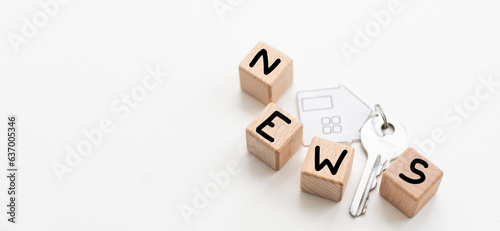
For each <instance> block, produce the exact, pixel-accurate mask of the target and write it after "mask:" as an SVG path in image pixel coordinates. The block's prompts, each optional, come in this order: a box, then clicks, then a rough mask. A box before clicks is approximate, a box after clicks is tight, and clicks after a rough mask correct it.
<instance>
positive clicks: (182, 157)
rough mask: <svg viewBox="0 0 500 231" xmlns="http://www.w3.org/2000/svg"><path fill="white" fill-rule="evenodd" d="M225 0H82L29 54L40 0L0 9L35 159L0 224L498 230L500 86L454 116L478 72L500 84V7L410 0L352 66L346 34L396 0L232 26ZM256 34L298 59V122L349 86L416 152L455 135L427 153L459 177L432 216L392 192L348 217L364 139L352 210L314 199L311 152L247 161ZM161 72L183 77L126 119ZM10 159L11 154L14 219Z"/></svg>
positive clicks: (0, 95)
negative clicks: (99, 135)
mask: <svg viewBox="0 0 500 231" xmlns="http://www.w3.org/2000/svg"><path fill="white" fill-rule="evenodd" d="M46 1H48V0H41V2H46ZM221 2H222V3H224V4H227V5H229V6H231V5H230V4H229V3H227V2H226V1H222V0H221ZM213 3H214V1H212V0H208V1H194V0H190V1H175V2H174V1H168V2H167V1H94V0H86V1H80V0H73V1H71V2H69V3H67V4H65V5H60V9H59V11H58V12H57V13H56V14H55V15H54V16H53V17H50V18H49V20H48V22H47V23H46V24H45V25H43V26H41V27H39V28H38V29H39V30H38V32H37V33H36V34H35V35H34V36H33V37H32V38H29V39H28V40H29V42H28V43H27V44H21V45H20V46H19V47H18V48H19V52H17V53H16V52H15V49H14V47H13V46H12V44H11V42H10V41H9V34H10V33H15V34H18V35H19V34H21V30H22V27H23V25H24V22H23V18H24V17H26V18H27V19H28V20H32V17H33V16H34V15H36V14H37V12H41V11H42V8H41V7H40V6H39V5H38V1H2V2H1V3H0V22H1V26H0V51H1V52H0V63H1V64H0V99H1V100H0V115H1V117H2V118H0V121H4V122H3V123H4V125H2V126H0V127H1V128H2V129H6V123H7V122H6V117H7V115H8V114H11V113H15V114H17V115H18V117H19V122H18V126H19V127H18V128H19V130H20V131H19V145H20V152H19V158H20V160H19V162H18V164H19V165H20V167H21V170H20V171H21V172H20V174H21V175H20V178H19V182H18V183H19V191H18V192H19V198H18V199H19V201H20V202H19V207H18V211H19V213H18V224H15V225H13V224H10V223H7V221H6V219H7V217H6V214H4V212H1V213H0V214H1V215H0V230H182V229H193V230H220V229H222V230H261V229H264V230H277V229H291V230H347V229H348V230H367V229H368V228H369V229H371V230H401V229H405V230H422V229H424V228H425V229H426V230H443V228H446V229H455V230H468V229H475V230H499V229H500V210H499V209H498V207H499V206H500V203H499V202H498V195H500V187H499V179H498V178H499V176H500V170H499V169H500V168H499V167H498V163H499V161H500V153H499V151H500V142H499V141H498V140H499V139H500V129H499V127H500V122H499V119H498V118H499V117H500V109H499V103H500V87H495V88H494V92H493V93H492V94H490V95H489V97H488V98H487V99H485V100H480V101H479V103H478V105H477V107H475V108H473V110H472V111H471V112H470V113H469V114H468V115H467V118H463V119H461V123H460V124H459V125H457V124H456V123H455V122H447V121H446V120H445V119H444V118H443V115H445V113H447V111H449V110H453V107H454V105H455V104H463V103H464V100H466V101H467V100H469V101H467V102H473V101H470V100H472V97H474V93H475V90H476V88H477V87H480V86H481V83H480V81H479V80H478V77H479V76H488V75H492V78H493V79H495V80H496V81H500V72H499V65H500V43H499V41H500V30H499V28H500V27H499V22H500V14H499V13H498V9H499V7H500V4H498V1H493V0H492V1H472V0H470V1H454V0H449V1H433V0H424V1H406V0H401V2H400V4H401V6H400V7H401V9H402V10H401V12H400V14H397V15H392V18H391V21H390V23H389V25H387V26H386V27H383V28H382V29H381V31H380V33H379V34H378V35H376V36H374V37H372V38H371V42H370V43H369V44H368V45H367V46H365V47H364V48H362V49H360V52H359V54H354V55H352V57H351V58H352V61H351V62H347V60H346V58H345V56H344V55H343V54H342V52H341V50H340V46H341V44H343V43H349V44H353V39H354V37H355V35H356V30H355V29H356V28H361V29H362V30H364V27H365V25H366V24H367V23H369V22H372V21H374V18H373V16H372V15H371V13H370V12H372V11H374V12H379V11H380V10H384V9H387V4H388V3H389V2H388V1H385V0H384V1H379V0H377V1H366V0H365V1H343V2H333V1H301V2H299V1H297V2H291V1H273V2H271V1H264V0H253V1H246V0H243V1H242V2H241V3H239V2H237V1H236V4H234V6H231V8H232V10H231V11H227V12H225V13H224V14H221V15H222V18H221V17H219V16H220V15H219V14H218V13H217V11H216V10H215V9H214V7H213ZM258 41H265V42H267V43H269V44H270V45H272V46H274V47H275V48H277V49H279V50H280V51H282V52H283V53H285V54H287V55H288V56H290V57H291V58H293V61H294V67H293V68H294V82H293V85H292V86H291V87H290V88H289V89H288V90H287V91H286V93H285V94H284V95H283V96H282V97H281V98H280V99H279V101H278V102H277V104H278V105H279V106H281V107H282V108H284V109H285V110H286V111H288V112H290V113H291V114H293V115H295V116H297V106H296V93H297V91H300V90H311V89H317V88H325V87H330V86H331V87H334V86H337V85H338V84H344V85H345V86H346V87H348V88H349V89H350V90H351V91H353V92H354V93H356V94H357V95H358V96H359V97H360V98H361V99H364V100H365V101H366V102H367V104H369V105H374V104H376V103H380V104H381V105H382V106H383V108H384V110H385V111H386V114H387V115H389V116H391V117H393V118H396V119H398V120H399V121H401V122H402V123H404V124H405V125H406V128H407V129H408V131H409V134H410V136H411V143H412V146H416V145H417V143H418V142H419V141H422V140H424V139H430V138H431V137H432V135H431V134H432V133H433V131H434V130H435V129H442V130H443V131H444V133H445V136H446V140H444V141H440V142H438V143H439V144H437V145H436V146H435V148H434V150H433V151H432V152H430V153H427V154H426V156H427V157H428V158H429V159H430V160H431V161H432V162H433V163H435V164H436V165H437V166H439V167H440V168H441V169H442V170H443V171H444V178H443V180H442V183H441V186H440V188H439V191H438V192H437V194H436V195H435V196H434V197H433V198H432V199H431V200H430V201H429V203H427V205H426V206H425V207H424V208H423V209H422V210H421V211H420V213H419V214H418V215H417V216H415V217H414V218H412V219H409V218H407V217H406V216H405V215H403V214H402V213H401V212H399V210H397V209H396V208H395V207H394V206H392V205H391V204H390V203H388V202H387V201H386V200H385V199H383V198H381V197H380V195H379V193H378V188H377V189H376V190H374V191H372V193H371V196H370V201H369V207H368V211H367V214H365V215H363V216H362V217H359V218H352V217H351V216H350V214H349V212H348V209H349V206H350V204H351V199H352V197H353V195H354V191H355V189H356V187H357V183H358V180H359V178H360V176H361V172H362V169H363V167H364V163H365V160H366V155H365V153H364V151H363V150H362V148H361V146H360V144H359V143H355V144H353V146H354V148H355V149H356V153H355V158H354V164H353V168H352V172H351V176H350V178H349V183H348V185H347V189H346V191H345V196H344V199H343V200H342V201H341V202H339V203H335V202H331V201H328V200H325V199H321V198H319V197H316V196H312V195H309V194H306V193H302V192H300V188H299V172H300V168H301V165H302V162H303V160H304V157H305V154H306V151H307V149H306V148H301V149H300V150H299V151H298V152H297V153H296V154H295V155H294V156H293V157H292V158H291V159H290V161H289V162H288V163H287V164H286V165H285V166H284V168H283V169H281V170H280V171H278V172H275V171H273V170H272V169H271V168H269V167H267V165H265V164H263V163H262V162H261V161H259V160H258V159H255V158H254V157H253V156H252V155H249V154H248V153H247V151H246V149H245V146H244V145H245V132H244V130H245V127H246V126H247V125H248V124H249V123H250V121H251V120H252V119H253V118H254V117H255V116H256V115H257V114H258V113H259V112H260V111H261V110H262V109H263V108H264V106H265V105H263V104H261V103H259V102H258V101H256V100H255V99H253V98H251V97H250V96H249V95H247V94H245V93H243V92H242V91H241V90H240V86H239V78H238V64H239V62H240V61H241V60H242V59H243V57H244V56H245V55H246V54H247V53H248V52H249V51H250V50H251V49H252V47H253V46H254V45H255V44H256V43H257V42H258ZM156 65H159V67H160V70H162V71H165V72H168V73H169V76H168V77H166V78H164V81H163V82H162V83H161V84H160V85H159V86H158V87H157V88H156V89H154V90H151V91H149V92H148V95H147V98H146V99H145V100H144V101H142V102H140V103H139V105H138V106H137V108H135V109H132V110H131V112H130V115H129V116H128V117H126V118H124V119H121V118H120V115H121V114H120V113H116V112H113V111H112V109H111V108H112V103H113V102H114V101H116V100H119V99H120V96H121V95H122V94H130V92H131V89H133V88H134V87H136V86H140V84H141V83H142V81H143V78H144V76H145V75H147V71H146V67H147V66H152V67H155V66H156ZM483 90H484V89H483ZM451 115H455V116H456V114H455V113H454V112H452V114H451ZM104 118H109V119H111V120H112V121H113V122H114V127H115V130H114V131H113V132H111V133H109V134H106V135H105V136H104V139H103V141H102V143H100V144H99V145H97V146H95V147H94V149H93V151H92V153H91V154H89V155H88V156H85V157H83V160H82V162H81V163H80V164H79V165H78V166H77V167H75V168H73V172H72V173H68V174H64V178H63V181H62V182H60V181H59V180H58V179H57V176H56V174H55V172H54V170H53V168H52V165H53V163H55V162H59V163H65V158H66V156H67V151H66V147H67V146H69V147H72V148H75V146H76V145H77V144H78V143H79V142H80V141H82V140H85V137H84V135H83V134H82V130H83V129H87V130H91V129H95V128H97V127H98V124H99V121H101V120H102V119H104ZM454 125H456V126H454ZM1 133H2V134H4V135H2V137H1V143H0V146H2V147H6V142H5V141H6V135H5V134H6V132H5V131H4V132H1ZM231 161H236V162H237V163H238V164H239V170H240V172H239V174H237V175H234V176H231V179H230V183H229V185H228V186H227V187H225V188H222V189H221V190H220V192H219V193H218V194H217V197H216V198H213V199H209V204H208V206H206V207H205V208H203V209H201V210H200V211H199V213H198V214H197V215H192V216H191V217H189V221H190V223H186V221H185V220H184V218H183V217H182V215H181V213H180V211H179V206H181V204H185V205H187V206H192V199H193V197H194V195H195V194H194V190H196V189H197V190H203V188H204V187H205V186H206V185H207V184H210V183H211V182H213V180H212V178H210V172H219V171H222V170H224V169H225V168H226V165H227V164H228V163H230V162H231ZM6 164H7V163H6V153H5V151H2V153H1V158H0V166H2V170H1V171H0V172H1V173H2V176H3V177H0V186H1V187H0V189H1V190H0V195H1V196H0V201H1V204H0V205H1V208H0V211H5V210H6V207H5V204H6V203H7V201H6V199H7V190H6V186H7V181H6V177H5V176H4V174H6V173H5V168H4V167H3V166H6ZM379 180H380V179H379Z"/></svg>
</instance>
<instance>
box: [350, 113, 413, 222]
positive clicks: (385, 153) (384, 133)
mask: <svg viewBox="0 0 500 231" xmlns="http://www.w3.org/2000/svg"><path fill="white" fill-rule="evenodd" d="M376 108H377V110H378V111H379V115H377V116H376V117H373V118H370V119H368V120H367V121H366V122H365V124H364V125H363V127H362V128H361V144H362V145H363V148H364V150H365V152H366V154H367V155H368V159H367V161H366V166H365V170H364V171H363V175H362V176H361V180H360V182H359V185H358V189H356V194H354V199H353V201H352V204H351V209H350V210H349V211H350V213H351V215H352V216H354V217H358V216H360V215H362V214H364V213H365V212H366V206H367V204H368V203H367V201H368V196H369V193H370V190H372V189H374V188H375V186H376V185H377V176H378V175H380V173H381V172H383V171H384V170H385V169H386V168H387V167H388V166H389V164H390V162H391V161H392V160H394V159H396V158H397V157H398V156H399V155H400V154H401V153H403V152H404V151H405V150H406V148H408V143H409V139H408V135H407V133H406V130H405V128H404V127H403V125H402V124H400V123H399V122H397V121H395V120H387V118H386V117H385V115H384V112H383V111H382V109H381V108H380V105H376ZM390 130H392V131H393V132H392V134H390Z"/></svg>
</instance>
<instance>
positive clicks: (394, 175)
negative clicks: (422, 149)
mask: <svg viewBox="0 0 500 231" xmlns="http://www.w3.org/2000/svg"><path fill="white" fill-rule="evenodd" d="M442 177H443V171H441V169H439V168H438V167H437V166H436V165H434V164H433V163H432V162H430V161H429V160H427V159H426V158H425V157H424V156H422V155H421V154H420V153H418V152H417V151H416V150H415V149H413V148H408V149H406V151H404V152H403V154H401V156H399V157H398V158H397V159H396V160H395V161H394V162H393V163H392V164H391V165H390V166H389V167H388V168H387V169H386V170H385V172H384V174H383V175H382V182H381V183H380V195H381V196H382V197H384V198H385V199H387V200H388V201H389V202H391V203H392V204H393V205H394V206H396V208H398V209H399V210H401V212H403V213H404V214H405V215H406V216H408V217H413V216H415V215H416V214H417V213H418V211H420V209H421V208H422V207H423V206H424V205H425V204H426V203H427V202H428V201H429V200H430V199H431V198H432V196H433V195H434V194H435V193H436V192H437V190H438V188H439V184H440V183H441V178H442Z"/></svg>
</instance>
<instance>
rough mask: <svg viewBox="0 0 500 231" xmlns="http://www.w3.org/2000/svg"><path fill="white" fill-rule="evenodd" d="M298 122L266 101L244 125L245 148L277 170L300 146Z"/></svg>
mask: <svg viewBox="0 0 500 231" xmlns="http://www.w3.org/2000/svg"><path fill="white" fill-rule="evenodd" d="M302 127H303V126H302V123H301V122H300V121H299V120H297V119H296V118H294V117H293V116H291V115H290V114H288V113H287V112H285V111H284V110H283V109H281V108H279V107H278V106H277V105H276V104H274V103H270V104H268V105H267V107H266V108H264V110H263V111H262V112H261V113H260V114H259V115H258V116H257V118H255V119H254V120H253V121H252V122H251V123H250V125H248V127H247V128H246V138H247V148H248V151H250V153H252V154H254V155H255V156H257V157H258V158H259V159H261V160H262V161H263V162H264V163H266V164H267V165H269V166H270V167H271V168H273V169H274V170H280V169H281V167H283V165H285V163H286V162H287V161H288V160H289V159H290V157H292V156H293V154H295V152H297V150H298V149H299V148H300V146H301V145H302Z"/></svg>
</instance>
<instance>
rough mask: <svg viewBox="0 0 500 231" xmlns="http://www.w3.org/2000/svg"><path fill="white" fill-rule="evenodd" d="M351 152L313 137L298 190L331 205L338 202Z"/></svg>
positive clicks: (350, 149)
mask: <svg viewBox="0 0 500 231" xmlns="http://www.w3.org/2000/svg"><path fill="white" fill-rule="evenodd" d="M353 158H354V148H352V147H351V146H347V145H344V144H339V143H336V142H333V141H330V140H326V139H322V138H319V137H314V138H313V139H312V141H311V146H309V150H308V151H307V156H306V159H305V160H304V164H303V165H302V171H301V172H300V189H301V190H302V191H304V192H307V193H310V194H313V195H317V196H320V197H323V198H326V199H329V200H332V201H340V200H342V196H343V195H344V190H345V188H346V185H347V180H348V179H349V174H350V173H351V168H352V162H353Z"/></svg>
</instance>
